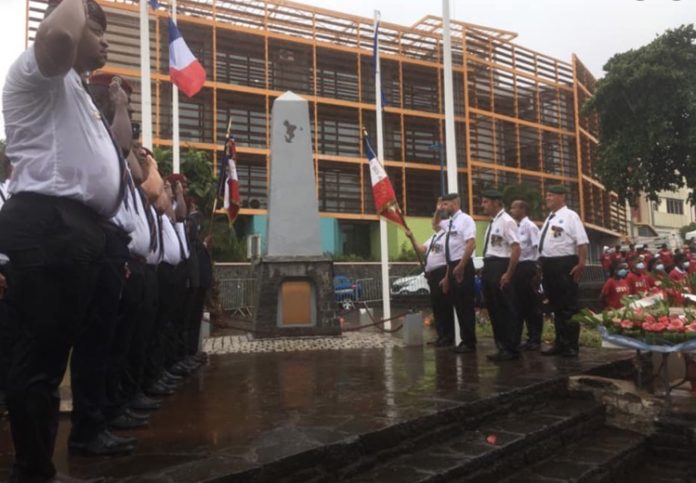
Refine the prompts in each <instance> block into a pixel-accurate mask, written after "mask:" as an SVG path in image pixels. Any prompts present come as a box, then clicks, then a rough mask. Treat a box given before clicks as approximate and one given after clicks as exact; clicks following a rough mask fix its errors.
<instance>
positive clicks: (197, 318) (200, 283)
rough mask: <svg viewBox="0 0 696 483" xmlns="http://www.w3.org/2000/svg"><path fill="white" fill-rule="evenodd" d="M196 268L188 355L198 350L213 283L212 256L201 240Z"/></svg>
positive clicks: (197, 251) (197, 252)
mask: <svg viewBox="0 0 696 483" xmlns="http://www.w3.org/2000/svg"><path fill="white" fill-rule="evenodd" d="M196 255H197V256H196V261H197V263H196V269H197V270H198V279H197V280H196V282H197V283H196V284H195V285H196V286H195V291H194V294H193V299H192V303H191V313H190V314H189V331H188V339H187V350H188V355H194V354H196V353H197V352H198V341H199V339H200V334H201V323H202V321H203V311H204V310H205V301H206V298H207V296H208V291H209V290H210V286H211V285H212V283H213V262H212V260H211V258H210V253H208V249H207V248H206V247H205V246H204V245H203V244H202V243H200V242H197V243H196Z"/></svg>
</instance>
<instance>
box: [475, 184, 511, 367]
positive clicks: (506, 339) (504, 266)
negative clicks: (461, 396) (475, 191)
mask: <svg viewBox="0 0 696 483" xmlns="http://www.w3.org/2000/svg"><path fill="white" fill-rule="evenodd" d="M481 206H482V207H483V212H484V213H485V214H486V215H487V216H489V217H490V218H491V221H490V223H489V224H488V228H487V229H486V234H485V238H484V240H485V241H484V243H483V271H482V272H481V281H482V282H483V298H484V300H485V301H486V308H487V309H488V316H489V317H490V319H491V325H492V326H493V337H494V338H495V343H496V346H497V347H498V352H496V353H495V354H489V355H488V356H487V358H488V360H490V361H493V362H504V361H511V360H515V359H519V357H520V355H519V352H518V345H519V341H518V337H517V334H518V332H519V331H518V329H517V324H518V322H519V320H518V318H517V312H516V311H515V294H514V290H513V286H512V280H513V277H514V275H515V269H516V268H517V262H518V260H519V258H520V242H519V240H518V238H517V224H516V223H515V220H513V219H512V217H511V216H510V215H508V214H507V213H506V212H505V209H504V208H503V194H502V193H501V192H500V191H497V190H486V191H484V192H483V193H482V194H481Z"/></svg>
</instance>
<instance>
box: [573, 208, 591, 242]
mask: <svg viewBox="0 0 696 483" xmlns="http://www.w3.org/2000/svg"><path fill="white" fill-rule="evenodd" d="M573 238H574V239H575V244H576V245H578V246H579V245H589V244H590V240H589V239H588V238H587V232H586V231H585V226H584V225H583V224H582V221H581V220H580V217H579V216H578V215H577V214H576V215H575V216H574V217H573Z"/></svg>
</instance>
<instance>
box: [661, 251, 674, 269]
mask: <svg viewBox="0 0 696 483" xmlns="http://www.w3.org/2000/svg"><path fill="white" fill-rule="evenodd" d="M658 256H659V257H660V261H662V264H663V265H664V266H665V267H668V266H670V265H672V263H674V261H673V259H672V250H660V253H658Z"/></svg>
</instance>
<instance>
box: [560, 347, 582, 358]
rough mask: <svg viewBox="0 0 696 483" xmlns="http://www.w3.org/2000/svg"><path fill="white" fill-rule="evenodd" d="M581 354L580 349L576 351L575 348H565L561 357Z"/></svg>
mask: <svg viewBox="0 0 696 483" xmlns="http://www.w3.org/2000/svg"><path fill="white" fill-rule="evenodd" d="M579 355H580V354H579V353H578V351H576V350H575V349H571V348H568V349H565V350H564V351H563V352H561V357H568V358H573V357H578V356H579Z"/></svg>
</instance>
